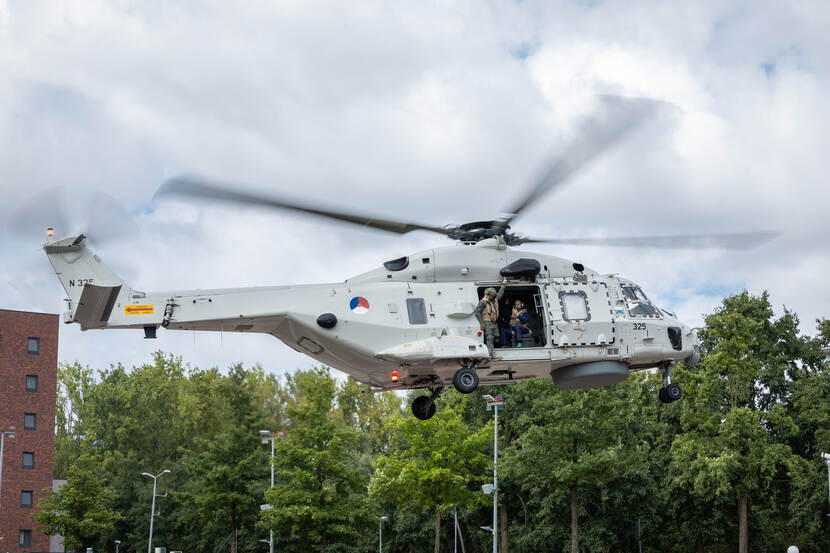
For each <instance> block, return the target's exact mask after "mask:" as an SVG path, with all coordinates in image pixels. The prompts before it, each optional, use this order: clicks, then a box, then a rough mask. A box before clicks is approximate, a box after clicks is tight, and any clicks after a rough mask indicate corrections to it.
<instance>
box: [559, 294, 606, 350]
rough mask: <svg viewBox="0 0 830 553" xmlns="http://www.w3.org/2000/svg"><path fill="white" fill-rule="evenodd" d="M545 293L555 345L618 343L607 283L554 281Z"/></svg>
mask: <svg viewBox="0 0 830 553" xmlns="http://www.w3.org/2000/svg"><path fill="white" fill-rule="evenodd" d="M546 292H547V293H546V294H545V295H546V296H547V303H548V312H549V313H550V320H551V337H552V340H553V345H554V346H598V345H606V344H613V343H614V342H615V341H616V328H615V326H614V316H613V313H614V312H613V310H612V308H611V297H610V296H609V294H608V286H607V285H606V284H605V283H604V282H600V281H596V280H593V281H587V282H573V281H570V280H568V281H565V280H561V281H557V280H554V281H553V282H551V283H550V284H548V285H547V290H546Z"/></svg>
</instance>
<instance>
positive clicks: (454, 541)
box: [452, 508, 458, 553]
mask: <svg viewBox="0 0 830 553" xmlns="http://www.w3.org/2000/svg"><path fill="white" fill-rule="evenodd" d="M452 518H453V521H454V522H453V528H452V529H453V534H452V552H453V553H458V513H456V511H455V508H453V510H452Z"/></svg>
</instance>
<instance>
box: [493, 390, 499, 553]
mask: <svg viewBox="0 0 830 553" xmlns="http://www.w3.org/2000/svg"><path fill="white" fill-rule="evenodd" d="M493 409H494V410H495V412H496V426H495V428H494V431H493V553H499V533H498V530H497V529H498V519H499V477H498V464H499V406H498V405H493Z"/></svg>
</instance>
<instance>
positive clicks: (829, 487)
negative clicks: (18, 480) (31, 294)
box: [0, 454, 830, 516]
mask: <svg viewBox="0 0 830 553" xmlns="http://www.w3.org/2000/svg"><path fill="white" fill-rule="evenodd" d="M825 455H826V454H825ZM0 460H2V456H0ZM824 462H825V463H826V464H827V500H828V501H830V457H825V458H824ZM828 516H830V515H828Z"/></svg>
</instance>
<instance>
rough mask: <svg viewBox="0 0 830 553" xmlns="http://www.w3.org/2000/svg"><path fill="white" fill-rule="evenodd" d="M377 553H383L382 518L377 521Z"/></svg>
mask: <svg viewBox="0 0 830 553" xmlns="http://www.w3.org/2000/svg"><path fill="white" fill-rule="evenodd" d="M378 553H383V518H379V519H378Z"/></svg>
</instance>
